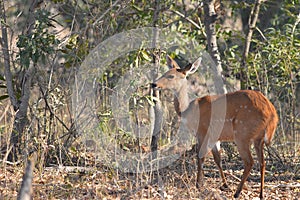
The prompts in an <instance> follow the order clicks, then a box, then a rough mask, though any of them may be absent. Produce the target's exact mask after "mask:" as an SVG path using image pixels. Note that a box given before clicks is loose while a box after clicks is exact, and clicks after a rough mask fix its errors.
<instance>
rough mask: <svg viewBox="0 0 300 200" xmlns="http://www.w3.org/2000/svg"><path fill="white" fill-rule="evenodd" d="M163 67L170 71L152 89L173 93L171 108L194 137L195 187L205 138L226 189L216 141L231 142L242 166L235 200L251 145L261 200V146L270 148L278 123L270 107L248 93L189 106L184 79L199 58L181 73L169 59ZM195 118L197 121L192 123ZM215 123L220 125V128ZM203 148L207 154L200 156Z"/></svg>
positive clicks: (211, 98) (200, 175) (199, 182)
mask: <svg viewBox="0 0 300 200" xmlns="http://www.w3.org/2000/svg"><path fill="white" fill-rule="evenodd" d="M167 63H168V66H169V68H170V70H169V71H167V72H166V73H165V74H164V75H162V76H161V77H160V78H159V79H158V80H156V81H155V82H154V83H152V87H153V88H154V89H170V90H172V91H173V92H174V106H175V110H176V112H177V114H178V115H179V116H180V118H181V122H182V123H184V124H185V126H186V127H187V128H188V129H189V130H191V129H192V131H194V132H195V133H196V137H197V141H198V144H197V152H198V156H197V159H198V173H197V187H198V188H199V186H200V185H202V179H203V169H202V167H203V163H204V159H205V155H206V154H207V153H208V150H209V149H210V148H209V147H208V142H207V140H210V139H207V138H215V139H214V143H213V147H212V148H211V151H212V154H213V157H214V161H215V163H216V165H217V167H218V169H219V172H220V175H221V178H222V181H223V185H222V186H221V189H225V188H228V185H227V182H226V179H225V176H224V173H223V170H222V168H221V156H220V153H219V141H234V142H235V144H236V145H237V149H238V151H239V154H240V156H241V158H242V160H243V162H244V172H243V175H242V179H241V182H240V184H239V186H238V188H237V191H236V193H235V194H234V197H235V198H237V197H238V196H239V195H240V193H241V190H242V188H243V185H244V183H245V181H246V179H247V177H248V176H249V173H250V170H251V168H252V166H253V158H252V155H251V152H250V146H251V144H252V143H254V147H255V150H256V153H257V157H258V161H259V164H260V174H261V178H260V181H261V186H260V198H261V199H262V198H263V188H264V175H265V160H264V153H263V148H264V146H263V145H264V143H265V144H267V145H269V144H270V142H271V139H272V137H273V135H274V132H275V129H276V126H277V122H278V116H277V113H276V110H275V108H274V106H273V105H272V103H271V102H270V101H269V100H268V99H267V98H266V97H265V96H264V95H263V94H262V93H260V92H258V91H252V90H240V91H237V92H233V93H228V94H225V95H218V96H217V95H215V96H205V97H202V98H198V99H195V100H193V101H192V102H189V100H188V84H187V79H186V76H187V75H188V74H191V73H194V72H195V71H196V70H197V69H198V67H199V66H200V64H201V59H200V58H199V59H198V60H196V61H195V62H194V63H193V64H192V65H188V66H186V67H185V68H182V69H181V68H180V67H179V66H178V65H177V63H176V62H175V61H174V60H173V59H172V58H171V57H169V56H168V57H167ZM224 102H225V103H224ZM212 108H214V109H212ZM224 110H225V111H224ZM222 113H223V114H222ZM195 118H197V119H196V120H195ZM218 123H221V126H219V125H218ZM215 126H219V127H221V129H220V130H219V131H218V132H219V133H215V132H213V131H212V130H216V129H214V127H215ZM210 145H211V144H210ZM203 148H204V149H206V150H207V151H204V153H203ZM200 151H201V152H200ZM201 154H202V155H201Z"/></svg>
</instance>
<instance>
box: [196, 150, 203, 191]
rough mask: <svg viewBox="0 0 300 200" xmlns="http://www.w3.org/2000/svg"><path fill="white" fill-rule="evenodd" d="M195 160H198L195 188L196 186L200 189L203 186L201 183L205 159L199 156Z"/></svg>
mask: <svg viewBox="0 0 300 200" xmlns="http://www.w3.org/2000/svg"><path fill="white" fill-rule="evenodd" d="M197 160H198V172H197V183H196V186H197V188H200V187H201V186H203V182H204V179H203V178H204V172H203V164H204V160H205V158H204V157H203V158H199V155H197Z"/></svg>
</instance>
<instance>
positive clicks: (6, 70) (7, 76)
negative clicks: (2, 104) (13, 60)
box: [0, 1, 19, 111]
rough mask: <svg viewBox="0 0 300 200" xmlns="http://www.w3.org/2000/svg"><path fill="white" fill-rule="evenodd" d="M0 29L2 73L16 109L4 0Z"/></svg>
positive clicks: (17, 106) (2, 2)
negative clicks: (0, 31)
mask: <svg viewBox="0 0 300 200" xmlns="http://www.w3.org/2000/svg"><path fill="white" fill-rule="evenodd" d="M0 12H1V19H2V23H1V30H2V40H1V46H2V51H3V56H4V75H5V79H6V87H7V93H8V95H9V98H10V101H11V104H12V105H13V107H14V110H15V111H17V110H18V109H19V105H18V101H17V97H16V95H15V92H14V87H13V82H12V74H11V71H10V57H9V50H8V39H7V28H6V14H5V6H4V1H1V11H0Z"/></svg>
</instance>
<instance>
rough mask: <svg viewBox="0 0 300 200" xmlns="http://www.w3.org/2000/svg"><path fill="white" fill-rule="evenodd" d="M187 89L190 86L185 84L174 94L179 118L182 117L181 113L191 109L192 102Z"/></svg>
mask: <svg viewBox="0 0 300 200" xmlns="http://www.w3.org/2000/svg"><path fill="white" fill-rule="evenodd" d="M187 89H188V84H187V83H185V84H183V85H182V87H181V88H180V89H179V91H176V92H175V93H174V107H175V111H176V113H177V114H178V115H179V116H181V113H183V112H184V111H185V110H186V109H187V108H188V107H189V103H190V102H189V96H188V92H187Z"/></svg>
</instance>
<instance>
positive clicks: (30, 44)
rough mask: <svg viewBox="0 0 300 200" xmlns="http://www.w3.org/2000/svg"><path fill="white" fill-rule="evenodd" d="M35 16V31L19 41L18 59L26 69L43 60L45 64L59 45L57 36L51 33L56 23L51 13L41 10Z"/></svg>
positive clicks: (21, 36)
mask: <svg viewBox="0 0 300 200" xmlns="http://www.w3.org/2000/svg"><path fill="white" fill-rule="evenodd" d="M34 16H35V19H36V21H35V23H34V25H33V30H32V31H30V32H29V33H27V34H25V35H19V36H18V41H17V47H18V48H19V53H18V59H19V61H20V64H21V65H22V66H24V67H26V68H28V67H29V65H30V61H32V62H33V64H37V62H38V61H39V60H40V59H41V61H42V63H43V64H45V63H46V58H47V56H48V55H51V54H53V53H54V51H55V49H56V48H57V45H58V43H59V40H58V39H57V38H56V36H55V34H53V33H50V32H49V28H50V27H53V26H54V25H52V22H55V20H54V19H52V18H50V12H49V11H47V10H44V9H41V10H37V11H36V13H35V15H34Z"/></svg>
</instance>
